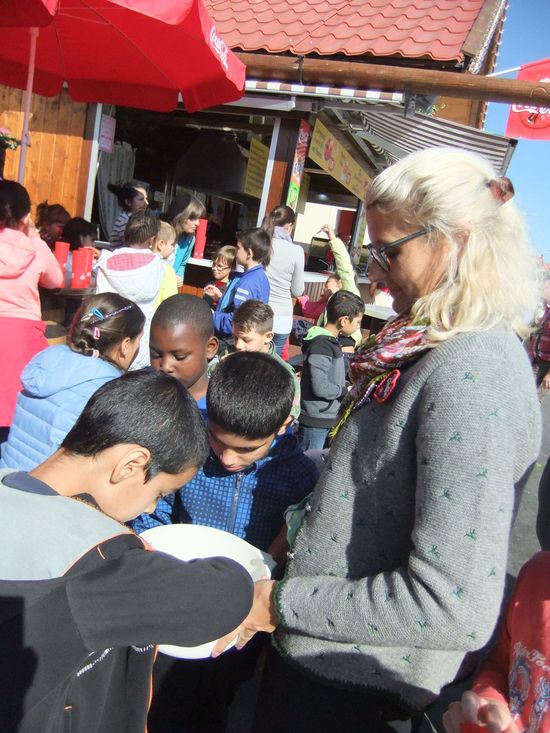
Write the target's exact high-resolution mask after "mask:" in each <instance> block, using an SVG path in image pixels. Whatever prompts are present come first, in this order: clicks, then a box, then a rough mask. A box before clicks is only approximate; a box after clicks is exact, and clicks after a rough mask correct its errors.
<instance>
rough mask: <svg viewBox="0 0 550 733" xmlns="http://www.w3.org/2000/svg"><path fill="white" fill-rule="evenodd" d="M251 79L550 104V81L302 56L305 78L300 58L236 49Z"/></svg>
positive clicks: (508, 102)
mask: <svg viewBox="0 0 550 733" xmlns="http://www.w3.org/2000/svg"><path fill="white" fill-rule="evenodd" d="M237 56H238V57H239V58H240V60H241V61H242V62H243V63H245V64H246V76H247V78H248V79H264V80H269V81H285V82H289V81H290V82H293V83H295V84H323V85H330V84H332V85H338V86H342V87H355V88H359V89H379V90H381V91H392V92H414V93H422V94H435V95H437V96H442V95H445V96H448V97H459V98H464V99H479V100H484V101H486V102H502V103H505V104H528V105H531V106H535V107H550V84H547V83H545V84H543V83H542V82H530V81H523V80H522V81H519V80H517V79H499V78H495V77H489V76H479V75H477V74H468V73H457V72H454V71H439V70H433V69H425V68H412V67H407V66H384V65H382V64H377V63H364V62H363V63H359V62H353V61H329V60H326V59H313V58H307V57H306V58H304V59H303V65H302V80H301V81H300V70H299V63H298V59H297V58H295V57H294V58H293V57H292V56H276V55H273V54H259V53H237Z"/></svg>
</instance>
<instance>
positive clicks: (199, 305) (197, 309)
mask: <svg viewBox="0 0 550 733" xmlns="http://www.w3.org/2000/svg"><path fill="white" fill-rule="evenodd" d="M217 350H218V339H217V338H216V337H215V336H214V323H213V320H212V312H211V310H210V308H209V306H208V304H207V303H206V301H204V300H201V299H200V298H197V297H195V296H194V295H186V294H178V295H173V296H172V297H171V298H168V299H167V300H165V301H164V302H163V303H161V304H160V306H159V307H158V308H157V311H156V313H155V315H154V316H153V321H152V323H151V333H150V337H149V352H150V357H151V366H152V367H153V369H154V370H155V371H157V372H163V373H164V374H167V375H168V376H170V377H174V378H175V379H177V380H178V381H179V382H181V384H183V386H184V387H185V388H186V389H187V390H188V392H189V394H190V395H191V396H192V397H193V399H194V400H195V401H196V403H197V406H198V408H199V410H200V411H201V414H203V415H205V413H206V389H207V387H208V373H207V370H208V362H209V361H210V360H211V359H213V358H214V356H215V355H216V352H217Z"/></svg>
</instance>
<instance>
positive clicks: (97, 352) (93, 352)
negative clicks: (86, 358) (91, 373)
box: [92, 349, 99, 359]
mask: <svg viewBox="0 0 550 733" xmlns="http://www.w3.org/2000/svg"><path fill="white" fill-rule="evenodd" d="M92 358H93V359H99V351H98V350H97V349H92Z"/></svg>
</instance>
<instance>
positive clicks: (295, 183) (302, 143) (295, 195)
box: [286, 120, 311, 211]
mask: <svg viewBox="0 0 550 733" xmlns="http://www.w3.org/2000/svg"><path fill="white" fill-rule="evenodd" d="M310 134H311V125H310V124H309V122H306V121H305V120H300V128H299V130H298V141H297V142H296V149H295V150H294V160H293V161H292V171H291V174H290V183H289V185H288V195H287V198H286V205H287V206H290V208H291V209H294V211H296V207H297V206H298V199H299V197H300V186H301V183H302V176H303V174H304V166H305V164H306V158H307V149H308V145H309V137H310Z"/></svg>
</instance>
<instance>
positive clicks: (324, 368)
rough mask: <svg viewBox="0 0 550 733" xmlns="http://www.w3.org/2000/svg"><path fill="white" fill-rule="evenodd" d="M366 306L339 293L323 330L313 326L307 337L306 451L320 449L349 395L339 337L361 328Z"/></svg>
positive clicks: (304, 349) (303, 382) (303, 400)
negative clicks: (346, 396) (346, 395)
mask: <svg viewBox="0 0 550 733" xmlns="http://www.w3.org/2000/svg"><path fill="white" fill-rule="evenodd" d="M364 311H365V304H364V303H363V301H362V300H361V298H360V297H359V296H358V295H355V293H350V292H349V291H348V290H339V291H338V292H337V293H335V294H334V295H333V296H332V297H331V299H330V300H329V301H328V304H327V307H326V316H327V322H326V324H325V326H324V327H322V326H312V328H310V330H309V331H308V332H307V334H306V335H305V337H304V340H303V343H302V352H303V354H304V364H303V367H302V379H301V390H302V395H301V400H300V407H301V411H300V417H299V423H300V430H299V437H300V443H301V447H302V449H303V450H320V449H322V448H323V447H324V445H325V440H326V438H327V434H328V431H329V430H330V428H331V427H332V426H333V425H334V423H335V421H336V416H337V414H338V408H339V407H340V401H341V400H342V399H343V397H344V395H345V394H346V391H347V390H346V377H345V366H344V357H343V355H342V347H341V346H340V343H339V341H338V337H339V336H351V334H352V333H355V331H357V330H358V329H359V328H361V320H362V318H363V313H364Z"/></svg>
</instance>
